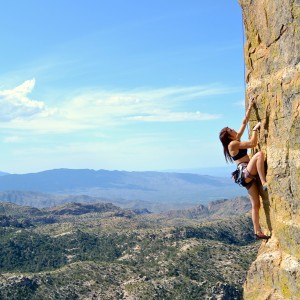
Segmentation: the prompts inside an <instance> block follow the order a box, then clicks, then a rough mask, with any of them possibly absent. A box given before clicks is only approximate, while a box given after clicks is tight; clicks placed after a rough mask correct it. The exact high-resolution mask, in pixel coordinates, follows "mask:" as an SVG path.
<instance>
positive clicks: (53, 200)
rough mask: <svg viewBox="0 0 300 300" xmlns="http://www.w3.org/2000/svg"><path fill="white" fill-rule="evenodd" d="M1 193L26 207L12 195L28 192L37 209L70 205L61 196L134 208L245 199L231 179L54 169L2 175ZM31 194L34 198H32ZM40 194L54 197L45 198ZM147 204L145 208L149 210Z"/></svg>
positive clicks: (243, 193) (184, 174) (242, 191)
mask: <svg viewBox="0 0 300 300" xmlns="http://www.w3.org/2000/svg"><path fill="white" fill-rule="evenodd" d="M0 191H2V192H8V191H9V194H5V193H2V195H1V197H2V198H0V201H1V200H4V201H7V200H5V197H8V198H9V197H10V198H11V199H13V197H19V200H18V201H17V202H15V201H12V202H15V203H18V204H23V203H22V199H24V194H23V195H22V196H20V193H19V194H18V193H16V192H12V191H18V192H27V194H26V197H25V198H26V199H27V200H28V199H29V198H30V199H31V200H32V201H31V203H28V202H26V205H32V206H36V207H43V206H52V205H56V204H59V203H64V202H68V200H66V199H65V200H64V201H62V199H58V198H59V197H58V196H56V197H54V196H53V194H55V195H72V197H74V195H77V196H79V195H85V197H93V198H95V197H96V198H97V199H98V200H97V201H95V200H93V201H90V200H91V199H89V198H87V199H86V200H84V199H80V201H79V202H99V201H100V199H101V200H103V201H106V202H109V201H110V202H113V203H116V204H117V205H120V204H122V203H124V204H125V203H128V202H131V206H133V205H134V203H135V204H137V203H138V202H141V201H142V202H145V203H144V204H147V203H152V204H153V203H156V204H159V205H161V207H163V206H164V205H165V204H171V203H177V204H179V203H184V204H188V203H190V204H193V205H194V204H195V203H201V204H206V203H208V202H210V201H212V200H216V199H224V198H233V197H236V196H242V195H245V190H244V189H242V188H240V187H238V186H237V185H236V184H234V183H233V182H232V181H231V179H230V178H229V176H228V178H224V177H214V176H209V175H199V174H191V173H171V172H127V171H107V170H98V171H96V170H90V169H55V170H49V171H43V172H38V173H29V174H8V175H3V176H0ZM28 192H34V194H31V195H29V194H28ZM38 193H42V194H45V193H46V194H51V195H52V196H51V197H49V195H48V196H47V197H45V195H38ZM5 195H6V196H5ZM3 197H4V198H3ZM20 197H21V198H20ZM22 197H23V198H22ZM57 197H58V198H57ZM81 197H82V196H81ZM47 198H48V199H47ZM82 200H83V201H82ZM8 201H11V200H10V199H8ZM35 201H36V202H37V203H38V205H37V203H35ZM144 204H143V207H147V205H144ZM121 206H123V205H121ZM140 208H141V207H140Z"/></svg>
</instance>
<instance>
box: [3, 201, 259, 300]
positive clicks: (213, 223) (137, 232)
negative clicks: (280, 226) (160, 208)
mask: <svg viewBox="0 0 300 300" xmlns="http://www.w3.org/2000/svg"><path fill="white" fill-rule="evenodd" d="M238 201H240V200H236V203H238ZM226 202H228V205H229V206H230V204H229V203H230V202H234V200H224V201H223V203H224V205H225V206H226V205H227V203H226ZM214 205H218V206H220V205H221V202H219V203H215V204H212V206H214ZM214 211H216V209H215V210H214ZM225 211H226V210H225ZM173 213H174V215H173V216H167V215H166V214H151V213H149V212H147V211H133V210H125V209H121V208H119V207H116V206H114V205H112V204H109V203H98V204H80V203H68V204H64V205H62V206H58V207H52V208H45V209H37V208H32V207H24V206H19V205H16V204H12V203H0V271H1V272H0V274H1V275H0V299H4V300H6V299H22V300H26V299H43V300H44V299H45V300H47V299H102V300H106V299H113V300H115V299H145V300H146V299H147V300H151V299H170V300H171V299H172V300H173V299H175V300H176V299H178V300H179V299H180V300H181V299H191V300H192V299H214V298H211V297H217V298H216V299H242V285H243V283H244V281H245V277H246V272H247V270H248V268H249V265H250V263H251V261H253V259H254V257H255V255H256V253H257V249H258V245H259V243H256V242H255V240H254V238H253V233H252V222H251V218H250V217H249V215H245V214H244V213H242V211H240V215H239V216H236V217H230V218H224V217H223V218H222V219H221V218H220V216H218V217H217V218H216V219H212V218H211V216H210V219H209V220H207V219H206V218H205V217H203V216H195V215H193V217H192V218H184V216H183V215H180V213H178V214H176V213H175V212H173ZM222 214H223V213H222ZM216 216H217V214H216ZM1 217H2V219H3V222H2V223H1V220H2V219H1Z"/></svg>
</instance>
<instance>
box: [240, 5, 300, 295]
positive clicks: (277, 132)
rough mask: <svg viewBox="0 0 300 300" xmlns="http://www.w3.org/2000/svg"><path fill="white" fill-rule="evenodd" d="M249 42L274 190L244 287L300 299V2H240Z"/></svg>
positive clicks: (266, 197) (255, 117)
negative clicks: (262, 236) (265, 238)
mask: <svg viewBox="0 0 300 300" xmlns="http://www.w3.org/2000/svg"><path fill="white" fill-rule="evenodd" d="M239 2H240V5H241V7H242V10H243V16H244V25H245V34H246V44H245V49H244V51H245V63H246V69H247V72H246V81H247V91H246V92H247V96H248V97H247V98H248V99H249V97H254V98H255V99H256V106H255V110H254V111H253V114H252V116H251V126H254V124H255V123H256V122H257V121H261V122H262V127H261V129H260V133H259V147H258V150H262V151H263V152H264V153H265V156H266V160H267V181H268V183H269V191H268V193H267V194H262V195H261V196H262V197H261V201H262V207H263V208H264V209H261V219H262V222H263V224H262V225H263V228H264V231H265V232H266V233H272V239H271V240H270V241H269V242H268V243H267V244H265V243H262V245H261V248H260V250H259V253H258V257H257V259H256V261H255V262H254V263H253V264H252V266H251V268H250V270H249V272H248V277H247V281H246V283H245V286H244V297H245V299H269V300H272V299H300V118H299V114H300V75H299V74H300V72H299V71H300V43H299V41H300V18H299V16H300V1H298V0H239Z"/></svg>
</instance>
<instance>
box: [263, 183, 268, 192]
mask: <svg viewBox="0 0 300 300" xmlns="http://www.w3.org/2000/svg"><path fill="white" fill-rule="evenodd" d="M262 188H263V191H264V192H267V191H268V183H267V182H265V183H264V184H263V185H262Z"/></svg>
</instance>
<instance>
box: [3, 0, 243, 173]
mask: <svg viewBox="0 0 300 300" xmlns="http://www.w3.org/2000/svg"><path fill="white" fill-rule="evenodd" d="M241 18H242V16H241V8H240V6H239V4H238V1H237V0H236V1H199V0H197V1H196V0H189V1H178V0H172V1H171V0H159V1H158V0H152V1H137V0H135V1H133V0H126V1H124V0H105V1H104V0H98V1H96V0H89V1H69V0H68V1H67V0H60V1H57V0H52V1H37V0H29V1H21V0H19V1H14V0H12V1H5V2H3V3H2V4H1V11H0V26H1V28H2V30H1V48H0V53H1V55H0V66H1V68H0V130H1V135H0V143H1V145H0V146H1V154H2V155H1V167H0V170H1V171H5V172H10V173H29V172H37V171H42V170H46V169H54V168H76V169H78V168H90V169H108V170H128V171H144V170H171V169H196V168H201V167H205V168H207V167H220V166H225V165H226V164H225V162H224V157H223V154H222V147H221V144H220V142H219V139H218V135H219V131H220V129H221V128H223V127H224V126H231V127H233V128H236V127H238V126H239V125H240V122H241V119H242V118H243V115H244V69H243V68H244V62H243V45H242V43H243V39H242V21H241Z"/></svg>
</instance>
